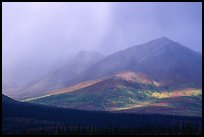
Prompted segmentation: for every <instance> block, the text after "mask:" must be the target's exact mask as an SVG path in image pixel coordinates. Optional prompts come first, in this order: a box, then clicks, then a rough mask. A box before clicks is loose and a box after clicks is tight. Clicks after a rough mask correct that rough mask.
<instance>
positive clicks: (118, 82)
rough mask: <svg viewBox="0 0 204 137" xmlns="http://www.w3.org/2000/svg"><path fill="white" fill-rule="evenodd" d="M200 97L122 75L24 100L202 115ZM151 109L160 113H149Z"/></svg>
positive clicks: (137, 76)
mask: <svg viewBox="0 0 204 137" xmlns="http://www.w3.org/2000/svg"><path fill="white" fill-rule="evenodd" d="M201 95H202V91H201V89H195V88H185V89H180V88H178V89H169V88H164V87H161V86H160V84H159V83H158V82H156V81H154V80H151V79H149V78H148V77H147V76H146V75H143V74H140V73H139V74H137V73H134V72H121V73H117V74H115V75H112V76H109V77H106V78H102V79H97V80H95V82H93V80H92V81H87V82H82V83H79V84H76V85H74V86H71V87H68V88H64V89H61V90H55V91H52V93H51V94H49V95H46V96H41V97H38V98H30V99H27V100H25V101H28V102H32V103H37V104H44V105H51V106H58V107H65V108H74V109H82V110H94V111H95V110H99V111H101V110H102V111H114V112H117V111H118V112H120V111H122V112H126V111H127V112H133V113H156V114H162V113H164V114H171V115H190V116H201V110H202V105H201V104H202V99H201V98H200V96H201ZM176 98H177V101H176ZM171 100H172V101H171ZM173 100H174V101H175V102H174V101H173ZM178 100H179V101H178ZM182 100H183V101H182ZM189 106H194V107H189ZM181 107H182V108H183V109H184V110H187V111H186V112H188V113H183V112H184V110H183V109H181ZM150 108H154V109H157V111H152V112H151V111H148V110H151V109H150ZM141 109H142V111H139V110H141ZM133 110H134V111H133ZM164 110H165V111H166V112H164Z"/></svg>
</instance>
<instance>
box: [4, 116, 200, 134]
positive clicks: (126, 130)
mask: <svg viewBox="0 0 204 137" xmlns="http://www.w3.org/2000/svg"><path fill="white" fill-rule="evenodd" d="M14 123H15V124H16V125H14ZM4 124H6V125H9V126H7V127H5V126H3V134H5V135H6V134H12V135H105V134H109V135H122V134H123V135H148V134H150V135H152V134H155V135H159V134H160V135H200V134H202V127H201V125H200V124H199V123H196V122H185V121H177V122H175V123H174V124H169V123H166V125H163V124H160V123H159V122H157V123H154V124H152V123H149V124H145V125H138V126H135V127H117V126H113V125H112V124H110V125H108V126H104V127H97V126H94V125H90V126H82V125H80V123H79V124H78V125H76V126H70V125H66V124H62V123H55V122H49V121H35V120H27V119H25V120H22V119H21V120H18V118H15V119H12V120H11V119H7V120H6V121H4Z"/></svg>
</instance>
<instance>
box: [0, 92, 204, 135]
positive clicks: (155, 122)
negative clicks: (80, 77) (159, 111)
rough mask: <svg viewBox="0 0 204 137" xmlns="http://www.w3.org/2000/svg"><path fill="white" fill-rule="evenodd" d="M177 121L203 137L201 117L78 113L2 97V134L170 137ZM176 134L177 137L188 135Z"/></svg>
mask: <svg viewBox="0 0 204 137" xmlns="http://www.w3.org/2000/svg"><path fill="white" fill-rule="evenodd" d="M178 121H179V122H180V123H181V124H183V126H187V124H188V125H189V124H190V125H191V126H192V127H191V128H192V130H193V133H194V134H201V133H202V130H201V127H202V122H201V121H202V118H201V117H184V116H170V115H152V114H151V115H145V114H142V115H141V114H125V113H118V114H116V113H107V112H94V111H80V110H74V109H63V108H56V107H49V106H43V105H36V104H31V103H23V102H18V101H15V100H13V99H11V98H9V97H7V96H5V95H2V134H11V135H12V134H18V135H23V134H28V135H32V134H53V135H54V134H55V135H56V134H66V135H67V134H128V133H129V131H130V129H131V130H133V129H134V134H152V133H157V134H158V133H159V134H164V133H165V134H166V133H168V134H170V133H171V132H172V129H174V128H173V127H175V126H176V125H178ZM167 122H168V124H166V123H167ZM161 126H162V127H163V128H164V129H165V130H160V127H161ZM195 127H197V128H195ZM93 129H95V130H94V131H93ZM104 129H106V130H104ZM118 129H120V131H118ZM127 129H128V132H126V130H127ZM135 129H136V130H135ZM146 129H149V130H146ZM178 130H179V128H177V131H175V132H176V133H180V134H187V131H188V130H187V128H186V131H185V132H184V131H182V130H180V131H178ZM102 131H103V132H102ZM173 132H174V130H173ZM131 134H133V132H131Z"/></svg>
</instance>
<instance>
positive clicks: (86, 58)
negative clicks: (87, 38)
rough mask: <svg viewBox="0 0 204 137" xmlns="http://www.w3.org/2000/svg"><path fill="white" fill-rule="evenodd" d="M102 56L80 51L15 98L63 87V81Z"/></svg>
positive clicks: (41, 93)
mask: <svg viewBox="0 0 204 137" xmlns="http://www.w3.org/2000/svg"><path fill="white" fill-rule="evenodd" d="M102 58H103V56H102V55H101V54H99V53H97V52H94V51H80V52H79V53H78V54H77V55H75V56H74V57H73V58H72V59H70V60H69V61H68V62H66V63H65V64H64V65H63V66H60V67H58V68H57V69H56V70H55V71H54V72H51V73H49V74H47V75H46V76H44V77H43V78H42V79H40V80H38V81H37V82H35V83H33V84H32V85H30V86H29V87H27V88H25V89H23V90H22V91H21V92H20V93H21V94H19V95H18V96H17V97H16V98H25V97H35V96H40V95H43V94H48V93H49V91H51V90H55V89H59V88H63V87H65V85H66V84H65V82H66V81H69V80H71V79H72V78H73V77H75V76H76V75H77V74H79V73H81V72H83V71H84V70H86V69H88V68H89V67H90V66H92V65H93V64H94V63H96V62H97V61H99V60H100V59H102Z"/></svg>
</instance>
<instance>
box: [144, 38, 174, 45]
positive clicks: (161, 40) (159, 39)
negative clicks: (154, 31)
mask: <svg viewBox="0 0 204 137" xmlns="http://www.w3.org/2000/svg"><path fill="white" fill-rule="evenodd" d="M147 43H148V44H149V43H154V44H157V45H160V44H162V45H165V43H166V44H167V43H174V41H173V40H170V39H169V38H167V37H160V38H157V39H154V40H152V41H150V42H147Z"/></svg>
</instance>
